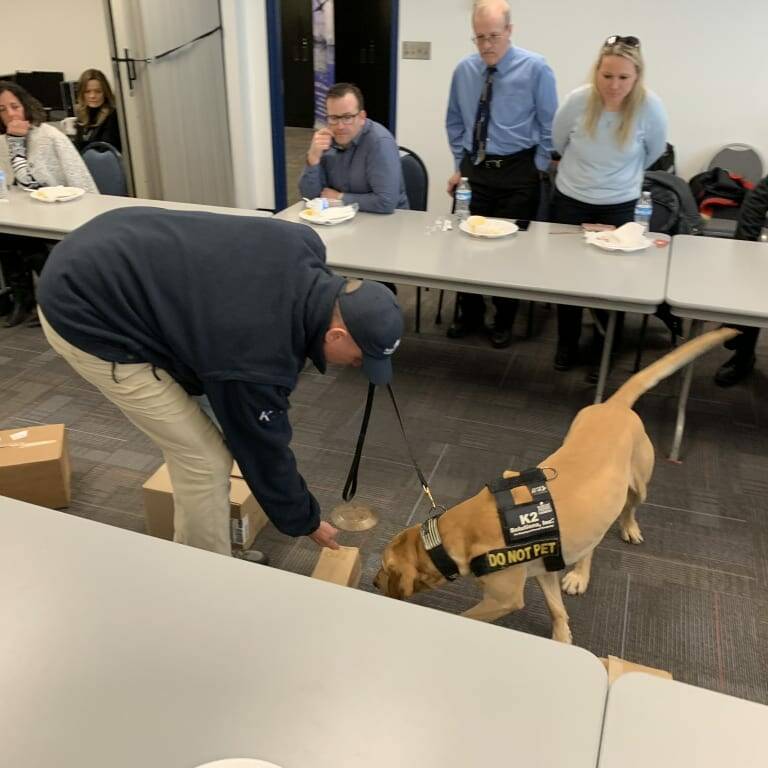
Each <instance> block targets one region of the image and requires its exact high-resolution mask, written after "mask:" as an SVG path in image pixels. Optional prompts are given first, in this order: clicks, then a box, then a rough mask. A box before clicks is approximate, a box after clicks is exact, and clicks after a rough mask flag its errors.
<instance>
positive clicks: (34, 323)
mask: <svg viewBox="0 0 768 768" xmlns="http://www.w3.org/2000/svg"><path fill="white" fill-rule="evenodd" d="M39 327H40V317H39V315H38V314H37V310H35V309H33V310H32V314H31V315H30V316H29V320H27V328H39Z"/></svg>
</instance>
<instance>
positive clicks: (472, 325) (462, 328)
mask: <svg viewBox="0 0 768 768" xmlns="http://www.w3.org/2000/svg"><path fill="white" fill-rule="evenodd" d="M482 327H483V324H482V323H477V322H467V321H466V320H456V321H454V322H453V323H451V324H450V326H448V330H447V331H446V332H445V335H446V336H447V337H448V338H449V339H462V338H464V336H466V335H467V334H468V333H476V332H477V331H479V330H480V329H481V328H482Z"/></svg>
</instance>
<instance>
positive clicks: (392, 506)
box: [0, 286, 768, 703]
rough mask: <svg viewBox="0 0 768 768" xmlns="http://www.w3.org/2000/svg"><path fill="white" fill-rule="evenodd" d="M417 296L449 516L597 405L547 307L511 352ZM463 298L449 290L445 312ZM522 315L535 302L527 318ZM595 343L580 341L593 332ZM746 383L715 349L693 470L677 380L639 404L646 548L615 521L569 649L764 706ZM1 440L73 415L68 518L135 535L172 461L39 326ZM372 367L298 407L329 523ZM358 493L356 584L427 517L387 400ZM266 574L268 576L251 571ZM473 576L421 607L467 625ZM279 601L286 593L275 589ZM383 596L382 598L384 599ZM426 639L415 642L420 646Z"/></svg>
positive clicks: (278, 563) (317, 388)
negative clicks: (679, 421)
mask: <svg viewBox="0 0 768 768" xmlns="http://www.w3.org/2000/svg"><path fill="white" fill-rule="evenodd" d="M414 294H415V291H414V289H413V288H411V287H407V286H405V287H401V289H400V297H401V301H402V303H403V305H404V307H405V309H406V314H407V322H408V328H409V332H408V334H407V336H406V338H405V340H404V343H403V344H402V346H401V349H400V350H399V351H398V353H397V355H396V357H395V369H396V378H395V382H394V389H395V392H396V394H397V397H398V400H399V403H400V407H401V409H402V411H403V413H404V417H405V419H406V424H407V429H408V433H409V436H410V440H411V443H412V446H413V450H414V452H415V454H416V456H417V457H418V461H419V463H420V464H421V465H422V467H423V469H424V471H425V473H426V474H427V476H428V478H429V481H430V483H431V484H432V488H433V490H434V492H435V494H436V496H437V497H438V501H439V502H441V503H443V504H445V505H451V504H453V503H455V502H458V501H459V500H461V499H463V498H466V497H467V496H470V495H472V494H474V493H476V492H477V490H478V489H479V488H480V487H481V486H482V485H483V484H484V483H485V482H486V481H488V480H490V479H492V478H493V477H495V476H497V475H498V474H499V473H500V472H501V471H502V470H503V469H505V468H508V467H512V468H525V467H530V466H533V465H535V464H536V463H537V462H538V461H540V460H541V458H542V457H544V456H546V455H547V454H548V453H550V452H551V451H553V450H554V449H555V448H556V447H557V446H558V445H559V444H560V442H561V440H562V438H563V436H564V434H565V432H566V430H567V428H568V425H569V423H570V421H571V420H572V418H573V417H574V415H575V414H576V412H577V411H578V409H579V408H581V407H583V406H584V405H587V404H589V403H590V402H591V400H592V397H593V392H594V390H593V387H592V386H591V385H589V384H588V383H586V381H585V373H586V367H583V366H582V367H577V368H575V369H573V370H572V371H570V372H568V373H556V372H554V371H553V369H552V357H553V354H554V346H555V312H554V308H549V307H547V306H545V305H541V304H539V305H536V306H535V311H534V316H533V333H532V335H531V337H530V338H526V337H525V325H526V323H525V321H526V317H525V315H526V314H527V312H521V313H520V315H519V316H518V320H517V325H516V329H515V330H516V340H515V343H514V344H513V345H512V346H511V347H510V348H509V349H507V350H502V351H497V350H493V349H491V348H490V346H489V345H488V342H487V341H486V340H485V339H482V338H479V337H475V338H467V339H463V340H461V341H451V340H448V339H446V337H445V335H444V329H445V324H443V325H441V326H436V325H435V324H434V322H433V321H434V317H435V307H436V302H437V296H438V292H436V291H428V292H425V293H423V297H424V299H423V321H422V325H423V327H422V332H421V334H419V335H416V334H415V333H414V332H413V309H414ZM451 306H452V295H450V294H449V295H448V296H447V308H448V310H449V311H448V312H447V314H450V307H451ZM523 309H524V310H526V309H527V305H523ZM638 326H639V318H637V317H636V316H630V317H628V318H627V327H626V329H625V335H624V343H623V347H622V350H621V351H620V354H619V355H618V357H617V359H616V361H615V363H614V366H613V369H612V372H611V375H610V379H609V392H610V391H612V390H613V389H615V388H616V387H617V386H618V385H619V384H620V383H622V382H623V381H624V380H625V379H626V378H627V377H628V376H629V375H630V369H631V366H632V363H633V358H634V349H635V342H636V339H637V332H638ZM589 333H590V331H589V329H585V337H586V336H588V335H589ZM668 344H669V336H668V334H667V332H666V329H664V327H663V326H662V325H661V323H660V322H659V321H658V320H651V323H650V326H649V338H648V341H647V344H646V350H645V355H644V359H645V360H646V361H650V360H652V359H654V358H655V357H658V356H659V355H660V354H662V353H663V351H664V350H665V349H666V348H667V347H668ZM766 351H767V347H766V342H765V339H763V340H762V343H761V344H760V346H759V348H758V368H757V370H756V371H755V373H754V374H753V375H752V376H751V378H750V379H749V380H748V381H746V382H745V383H743V384H741V385H739V386H737V387H734V388H732V389H728V390H723V389H720V388H718V387H716V386H715V385H714V384H713V381H712V376H713V373H714V371H715V370H716V368H717V366H718V365H719V364H720V363H722V362H723V361H724V360H725V359H726V357H727V355H728V354H730V353H728V352H726V351H725V350H722V349H719V350H717V351H714V352H712V353H710V354H709V355H708V356H707V357H706V358H703V359H702V360H701V361H700V362H699V363H698V364H697V366H696V375H695V378H694V381H693V387H692V393H691V400H690V403H689V408H688V423H687V432H686V437H685V442H684V445H683V455H682V459H683V461H682V463H680V464H673V463H670V462H669V461H667V460H666V459H665V455H666V454H667V452H668V450H669V447H670V443H671V438H672V427H673V421H674V415H675V408H676V392H677V386H678V380H677V379H670V380H667V381H665V382H662V383H661V384H660V385H659V386H658V387H657V388H656V389H654V390H653V391H652V392H650V393H648V394H647V395H645V396H644V397H643V398H642V400H641V401H640V402H639V403H638V406H637V411H638V412H639V414H640V415H641V417H642V418H643V420H644V422H645V425H646V428H647V430H648V433H649V435H650V437H651V440H652V442H653V444H654V446H655V447H656V451H657V463H656V469H655V474H654V478H653V481H652V483H651V487H650V493H649V497H648V500H647V503H646V504H644V505H643V507H642V508H641V509H640V512H639V515H638V520H639V522H640V525H641V527H642V530H643V533H644V535H645V543H644V544H643V545H640V546H630V545H627V544H624V543H623V542H622V541H621V540H620V538H619V535H618V532H617V530H616V528H615V527H614V529H612V530H611V531H610V532H609V533H608V535H607V536H606V537H605V539H604V541H603V542H602V544H601V545H600V546H599V549H598V551H597V553H596V556H595V559H594V567H593V578H592V582H591V585H590V588H589V591H588V593H587V594H586V595H584V596H582V597H567V596H566V607H567V609H568V611H569V613H570V616H571V627H572V630H573V635H574V642H575V643H576V644H578V645H581V646H583V647H585V648H587V649H589V650H590V651H592V652H594V653H595V654H598V655H600V656H604V655H606V654H614V655H617V656H620V657H622V658H625V659H629V660H631V661H635V662H639V663H643V664H648V665H651V666H655V667H660V668H662V669H666V670H669V671H670V672H672V674H673V676H674V677H675V678H676V679H678V680H682V681H684V682H688V683H692V684H695V685H699V686H703V687H705V688H711V689H714V690H717V691H723V692H725V693H730V694H733V695H736V696H741V697H744V698H747V699H752V700H755V701H760V702H765V703H768V510H767V509H766V506H767V505H766V498H768V430H767V429H766V426H767V425H768V402H767V400H766V397H765V392H766V375H768V355H767V354H766ZM0 392H1V393H2V395H1V396H0V428H10V427H19V426H24V425H30V424H38V423H58V422H63V423H65V424H66V425H67V428H68V430H69V432H68V434H69V441H70V451H71V456H72V463H73V500H72V505H71V507H70V509H69V510H67V512H62V514H74V515H79V516H82V517H86V518H90V519H93V520H97V521H100V522H103V523H107V524H110V525H116V526H120V527H123V528H127V529H130V530H133V531H143V530H144V518H143V509H142V494H141V485H142V483H143V482H144V480H145V479H146V478H147V477H148V476H149V475H150V474H151V473H152V472H153V471H154V469H155V468H156V467H157V466H158V465H159V464H160V463H161V457H160V453H159V451H158V450H157V449H156V448H155V447H154V445H153V444H152V443H151V442H150V441H149V440H148V439H147V438H145V437H144V436H143V435H142V434H141V433H139V432H137V431H136V430H135V429H134V428H133V427H132V426H131V425H130V424H129V423H128V422H127V421H126V419H125V418H123V416H122V415H121V414H120V413H119V412H118V411H117V410H116V409H115V408H114V407H113V406H112V405H111V404H109V403H108V402H107V401H106V400H104V398H103V397H101V396H100V395H99V394H98V393H97V392H96V391H95V390H93V389H92V388H90V387H89V386H88V385H86V384H85V383H84V382H82V381H81V380H80V379H79V378H78V377H77V376H76V375H75V374H74V373H73V372H72V371H70V369H69V368H68V366H67V365H66V364H65V363H64V362H63V361H62V360H60V359H58V358H57V357H56V355H55V354H54V353H53V352H52V351H51V350H50V349H49V348H48V347H47V345H46V342H45V340H44V338H43V336H42V334H41V332H40V330H39V329H30V328H26V327H21V328H15V329H11V330H6V329H0ZM365 392H366V385H365V382H364V380H363V377H362V375H361V374H360V372H359V371H356V370H352V369H340V368H338V369H331V370H330V371H329V372H328V374H327V375H325V376H321V375H319V374H318V373H317V372H316V371H315V370H314V369H312V368H309V369H307V370H306V371H305V372H304V373H303V374H302V376H301V381H300V384H299V386H298V388H297V390H296V392H295V393H294V396H293V398H292V421H293V424H294V428H295V435H294V449H295V452H296V455H297V458H298V462H299V465H300V469H301V471H302V472H303V474H304V476H305V478H306V480H307V482H308V484H309V486H310V487H311V489H312V491H313V492H314V493H315V495H316V496H317V498H318V500H319V501H320V504H321V506H322V508H323V510H324V511H325V512H326V513H327V512H329V511H330V510H331V509H332V508H333V507H334V506H335V505H336V504H337V503H338V502H339V501H340V496H341V488H342V486H343V483H344V479H345V477H346V473H347V469H348V467H349V463H350V459H351V457H352V451H353V448H354V444H355V440H356V437H357V430H358V426H359V422H360V418H361V414H362V408H363V404H364V399H365ZM358 499H359V500H360V501H363V502H366V503H368V504H370V505H372V506H373V507H374V508H375V509H376V510H377V511H378V513H379V515H380V517H381V522H380V523H379V525H378V526H377V527H376V528H374V529H372V530H370V531H367V532H365V533H343V534H342V535H341V537H340V540H341V542H342V543H343V544H347V545H352V546H357V547H359V548H360V550H361V555H362V559H363V576H362V582H361V586H360V588H361V589H365V590H369V591H374V588H373V585H372V583H371V579H372V577H373V575H374V574H375V572H376V570H377V568H378V564H379V559H380V555H381V551H382V549H383V547H384V545H385V544H386V542H387V541H388V540H389V539H390V537H391V536H392V535H393V534H395V533H396V532H397V531H399V530H400V529H402V528H403V527H404V526H406V525H408V524H410V523H412V522H418V521H421V520H422V519H423V517H424V515H425V514H426V513H427V511H428V505H427V503H426V502H425V500H424V499H423V496H422V493H421V488H420V486H419V483H418V481H417V478H416V475H415V473H414V471H413V469H412V468H411V466H410V465H409V462H408V460H407V451H406V450H405V447H404V445H403V441H402V437H401V435H400V432H399V428H398V426H397V423H396V420H395V417H394V414H393V412H392V409H391V406H390V404H389V402H388V401H387V399H386V398H385V397H384V396H383V395H382V394H380V395H379V396H378V398H377V406H376V407H375V409H374V414H373V417H372V422H371V426H370V429H369V437H368V442H367V444H366V448H365V452H364V459H363V462H362V467H361V473H360V483H359V490H358ZM257 546H258V547H259V548H260V549H263V550H265V551H266V552H267V553H268V554H269V555H270V557H271V560H272V563H273V565H274V566H275V567H278V568H283V569H287V570H290V571H295V572H297V573H302V574H309V573H310V572H311V570H312V568H313V566H314V564H315V562H316V559H317V557H318V551H317V548H316V547H315V546H314V544H312V543H311V542H310V541H308V540H307V539H298V540H293V539H288V538H286V537H284V536H282V535H280V534H279V533H277V532H276V531H275V530H274V529H273V528H272V527H271V526H268V527H267V528H265V529H264V531H263V532H262V533H261V534H260V535H259V538H258V539H257ZM254 567H259V566H254ZM478 595H479V591H478V589H477V586H476V584H474V583H472V582H471V581H470V580H465V581H462V582H461V583H454V584H452V585H450V586H446V587H444V588H442V589H438V590H435V591H432V592H428V593H422V594H420V595H418V596H416V597H415V598H414V602H417V603H419V604H421V605H423V606H426V607H429V608H433V609H439V610H444V611H450V612H453V613H458V612H460V611H463V610H465V609H466V608H468V607H469V606H470V605H472V604H473V602H474V601H476V600H477V599H478ZM275 599H279V596H275ZM381 599H385V598H381ZM526 600H527V605H526V607H525V608H524V609H523V610H522V611H520V612H518V613H516V614H514V615H512V616H509V617H507V618H504V619H502V620H500V621H499V623H500V624H502V625H504V626H506V627H509V628H512V629H515V630H519V631H523V632H529V633H532V634H535V635H540V636H544V637H547V636H549V633H550V621H549V617H548V615H547V611H546V608H545V605H544V601H543V598H542V596H541V593H540V592H539V590H538V587H537V586H536V585H535V584H534V583H531V584H529V585H528V587H527V589H526ZM418 648H420V645H418V646H417V644H416V643H415V646H414V651H417V650H418Z"/></svg>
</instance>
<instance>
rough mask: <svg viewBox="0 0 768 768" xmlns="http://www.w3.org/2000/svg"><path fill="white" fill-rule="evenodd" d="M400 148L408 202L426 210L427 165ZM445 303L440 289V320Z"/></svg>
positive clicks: (418, 325)
mask: <svg viewBox="0 0 768 768" xmlns="http://www.w3.org/2000/svg"><path fill="white" fill-rule="evenodd" d="M398 149H399V150H400V167H401V168H402V170H403V181H404V182H405V193H406V194H407V195H408V204H409V205H410V207H411V210H412V211H426V210H427V199H428V196H429V174H428V173H427V166H426V165H424V163H423V161H422V159H421V158H420V157H419V156H418V155H417V154H416V153H415V152H414V151H413V150H410V149H408V148H407V147H398ZM442 304H443V292H442V291H440V300H439V307H438V312H437V314H438V319H437V320H436V321H435V322H437V323H439V322H440V319H439V318H440V310H441V309H442ZM420 330H421V286H417V287H416V333H419V331H420Z"/></svg>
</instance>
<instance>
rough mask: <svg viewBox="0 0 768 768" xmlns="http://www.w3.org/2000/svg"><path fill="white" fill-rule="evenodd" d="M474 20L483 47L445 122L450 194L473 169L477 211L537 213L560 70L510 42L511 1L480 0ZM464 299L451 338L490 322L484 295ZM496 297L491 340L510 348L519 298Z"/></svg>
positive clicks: (457, 86) (461, 71)
mask: <svg viewBox="0 0 768 768" xmlns="http://www.w3.org/2000/svg"><path fill="white" fill-rule="evenodd" d="M472 27H473V30H474V36H473V40H474V42H475V44H476V45H477V49H478V53H475V54H472V55H470V56H467V57H466V58H464V59H462V60H461V61H460V62H459V65H458V66H457V67H456V70H455V71H454V73H453V80H452V82H451V93H450V97H449V101H448V114H447V116H446V121H445V125H446V130H447V132H448V141H449V143H450V145H451V152H452V153H453V156H454V160H455V168H456V171H455V173H454V174H453V175H452V176H451V177H450V179H449V180H448V194H450V195H452V194H453V192H454V189H455V188H456V185H457V184H458V183H459V181H460V179H461V177H462V176H466V177H467V178H468V179H469V184H470V186H471V187H472V203H471V206H470V210H471V212H472V213H473V214H478V215H482V216H499V217H501V218H507V219H533V218H535V217H536V212H537V210H538V207H539V196H540V189H541V182H540V172H542V171H546V170H547V169H548V167H549V164H550V159H551V153H552V119H553V117H554V115H555V111H556V110H557V92H556V89H555V76H554V74H553V72H552V70H551V69H550V67H549V65H548V64H547V62H546V61H545V59H544V57H543V56H541V55H539V54H537V53H532V52H531V51H526V50H524V49H522V48H517V47H513V46H512V45H511V44H510V39H511V36H512V24H511V23H510V15H509V4H508V3H507V2H505V0H479V1H478V2H476V3H475V5H474V8H473V12H472ZM459 301H460V304H459V306H460V315H459V319H458V321H457V322H455V323H453V324H452V325H451V327H450V328H449V329H448V336H450V337H451V338H458V337H460V336H463V335H464V334H465V333H467V332H470V331H475V330H481V329H482V328H483V312H484V303H483V298H482V296H479V295H476V294H460V299H459ZM494 304H495V305H496V319H495V324H494V326H493V328H492V329H491V334H490V336H491V344H493V346H494V347H506V346H508V345H509V344H510V342H511V341H512V333H511V328H512V323H513V321H514V318H515V312H516V310H517V300H516V299H506V298H494Z"/></svg>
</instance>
